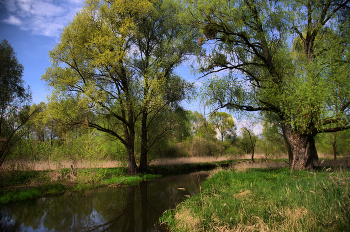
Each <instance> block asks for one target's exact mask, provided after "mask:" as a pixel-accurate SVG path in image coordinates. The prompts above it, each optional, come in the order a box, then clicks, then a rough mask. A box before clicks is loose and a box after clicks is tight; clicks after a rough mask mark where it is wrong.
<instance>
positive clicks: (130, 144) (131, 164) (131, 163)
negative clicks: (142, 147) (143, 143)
mask: <svg viewBox="0 0 350 232" xmlns="http://www.w3.org/2000/svg"><path fill="white" fill-rule="evenodd" d="M125 130H126V133H125V134H126V135H127V138H128V139H127V140H126V141H127V144H126V146H127V147H126V148H127V152H128V174H129V175H132V176H134V175H136V174H137V165H136V161H135V151H134V150H135V147H134V146H135V145H134V143H135V130H134V127H133V126H129V131H127V129H126V128H125Z"/></svg>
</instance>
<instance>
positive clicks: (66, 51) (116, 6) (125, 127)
mask: <svg viewBox="0 0 350 232" xmlns="http://www.w3.org/2000/svg"><path fill="white" fill-rule="evenodd" d="M180 10H181V8H180V6H179V5H178V4H177V3H176V2H174V1H161V0H152V1H147V0H133V1H122V0H114V1H103V0H101V1H92V0H88V1H86V2H85V6H84V8H83V9H82V11H81V12H79V13H78V14H77V15H76V16H75V18H74V20H73V21H72V22H71V23H70V24H69V25H68V26H67V27H65V28H64V30H63V33H62V35H61V42H60V43H59V44H57V45H56V47H55V48H54V49H53V50H52V51H51V52H50V57H51V59H52V67H50V68H48V69H47V71H46V73H45V75H44V76H43V79H44V80H46V81H47V82H48V83H49V85H50V86H52V87H54V95H55V96H56V97H54V98H58V99H60V98H70V97H74V98H75V99H77V104H76V105H77V107H79V108H80V109H81V112H82V113H83V112H87V111H89V110H92V111H93V112H94V113H95V114H97V115H98V120H93V119H91V118H89V117H86V119H85V120H84V122H83V123H86V124H87V125H88V126H89V127H93V128H96V129H98V130H100V131H102V132H106V133H108V134H110V135H112V136H114V137H115V138H116V139H118V140H120V142H121V143H122V144H124V145H125V147H126V148H127V151H128V157H129V158H128V159H129V160H128V167H129V174H136V172H137V166H136V160H135V155H134V150H135V144H134V143H135V136H136V126H137V123H138V122H139V121H141V128H142V129H141V164H142V165H141V171H142V172H145V171H146V167H147V151H148V150H149V149H150V147H151V146H152V144H154V141H155V140H156V139H157V138H159V137H161V136H162V133H163V132H164V133H165V132H166V131H167V129H166V128H163V129H161V130H160V132H159V134H156V136H154V137H152V138H151V137H150V136H149V129H150V128H151V126H152V125H151V124H152V123H156V122H157V120H156V119H155V118H156V117H158V116H159V115H160V112H162V111H166V110H171V109H175V108H176V107H175V106H176V102H177V101H180V100H182V99H183V98H184V97H185V95H186V94H187V91H188V90H189V89H190V88H191V86H190V85H188V84H187V83H186V82H185V81H183V80H181V78H179V77H178V76H176V75H174V72H173V70H174V68H175V67H176V66H178V65H179V64H180V63H181V62H182V61H183V60H184V59H185V56H186V55H188V54H192V53H193V52H194V50H195V46H197V44H196V43H195V41H194V40H193V39H192V36H194V34H193V33H189V32H190V31H193V29H191V28H189V29H186V28H185V27H184V26H183V25H181V24H179V23H177V20H178V19H177V14H178V11H180ZM77 123H79V122H77ZM80 123H82V121H81V122H80ZM158 125H163V124H158ZM159 129H160V128H159Z"/></svg>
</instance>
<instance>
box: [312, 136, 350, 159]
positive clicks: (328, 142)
mask: <svg viewBox="0 0 350 232" xmlns="http://www.w3.org/2000/svg"><path fill="white" fill-rule="evenodd" d="M333 145H334V146H335V149H336V155H343V156H344V155H349V154H350V131H349V130H345V131H339V132H335V133H322V134H318V135H317V136H316V146H317V150H318V151H319V152H321V153H324V154H333V155H334V150H333Z"/></svg>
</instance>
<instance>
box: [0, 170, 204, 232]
mask: <svg viewBox="0 0 350 232" xmlns="http://www.w3.org/2000/svg"><path fill="white" fill-rule="evenodd" d="M207 176H208V172H196V173H191V174H187V175H178V176H171V177H164V178H160V179H155V180H151V181H147V182H141V183H140V184H139V185H135V186H129V187H123V188H107V187H105V188H99V189H94V190H89V191H85V192H84V193H65V194H63V195H61V196H52V197H45V198H40V199H35V200H30V201H21V202H16V203H13V204H7V205H1V209H0V227H1V228H0V231H123V232H124V231H128V232H137V231H142V232H145V231H158V229H157V226H156V225H155V224H156V222H158V219H159V217H160V216H161V215H162V214H163V212H164V211H165V210H167V209H173V208H174V207H175V206H176V204H178V203H180V202H181V201H183V200H184V199H186V197H188V196H190V195H193V194H196V193H198V192H199V186H200V183H201V182H202V181H204V180H205V179H206V178H207Z"/></svg>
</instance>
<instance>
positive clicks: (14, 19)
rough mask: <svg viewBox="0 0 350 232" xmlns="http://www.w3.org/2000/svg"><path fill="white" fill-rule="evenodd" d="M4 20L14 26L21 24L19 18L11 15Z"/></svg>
mask: <svg viewBox="0 0 350 232" xmlns="http://www.w3.org/2000/svg"><path fill="white" fill-rule="evenodd" d="M4 22H5V23H8V24H12V25H16V26H20V25H21V24H22V22H21V20H20V19H19V18H17V17H16V16H13V15H10V16H9V17H8V18H7V19H5V20H4Z"/></svg>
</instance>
